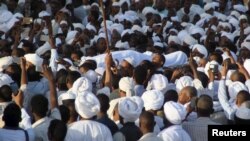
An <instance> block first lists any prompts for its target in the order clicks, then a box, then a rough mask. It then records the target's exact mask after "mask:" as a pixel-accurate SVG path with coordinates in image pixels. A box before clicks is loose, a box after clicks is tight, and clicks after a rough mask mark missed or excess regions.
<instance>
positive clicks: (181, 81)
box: [175, 76, 194, 93]
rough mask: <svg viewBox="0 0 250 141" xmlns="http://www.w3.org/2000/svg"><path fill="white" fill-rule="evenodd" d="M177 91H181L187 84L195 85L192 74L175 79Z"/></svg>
mask: <svg viewBox="0 0 250 141" xmlns="http://www.w3.org/2000/svg"><path fill="white" fill-rule="evenodd" d="M175 85H176V91H177V92H178V93H179V92H180V91H181V90H182V89H183V88H184V87H186V86H193V85H194V84H193V79H192V78H191V77H190V76H182V77H181V78H180V79H177V80H176V81H175Z"/></svg>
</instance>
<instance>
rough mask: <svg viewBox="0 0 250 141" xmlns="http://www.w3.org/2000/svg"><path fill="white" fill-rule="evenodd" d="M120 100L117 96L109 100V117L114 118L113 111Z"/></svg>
mask: <svg viewBox="0 0 250 141" xmlns="http://www.w3.org/2000/svg"><path fill="white" fill-rule="evenodd" d="M119 101H120V98H117V99H114V100H111V101H110V102H109V105H110V106H109V109H108V111H107V114H108V116H109V118H110V119H111V120H113V119H114V117H113V112H114V109H115V106H116V105H117V104H118V102H119Z"/></svg>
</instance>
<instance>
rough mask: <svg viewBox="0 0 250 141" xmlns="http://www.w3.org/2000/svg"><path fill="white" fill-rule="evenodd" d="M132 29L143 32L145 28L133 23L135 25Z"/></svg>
mask: <svg viewBox="0 0 250 141" xmlns="http://www.w3.org/2000/svg"><path fill="white" fill-rule="evenodd" d="M131 30H132V31H134V32H135V31H138V32H141V33H143V29H142V27H140V26H139V25H133V27H132V29H131Z"/></svg>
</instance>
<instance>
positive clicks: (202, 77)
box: [197, 71, 209, 88]
mask: <svg viewBox="0 0 250 141" xmlns="http://www.w3.org/2000/svg"><path fill="white" fill-rule="evenodd" d="M197 73H198V77H199V78H200V80H201V83H202V86H203V88H207V86H208V82H209V78H208V76H207V75H206V74H205V73H204V72H201V71H198V72H197Z"/></svg>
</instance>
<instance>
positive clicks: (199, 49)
mask: <svg viewBox="0 0 250 141" xmlns="http://www.w3.org/2000/svg"><path fill="white" fill-rule="evenodd" d="M195 49H197V50H198V52H199V53H201V54H203V55H204V58H207V56H208V52H207V49H206V47H205V46H203V45H200V44H196V45H194V46H193V48H192V51H194V50H195Z"/></svg>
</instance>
